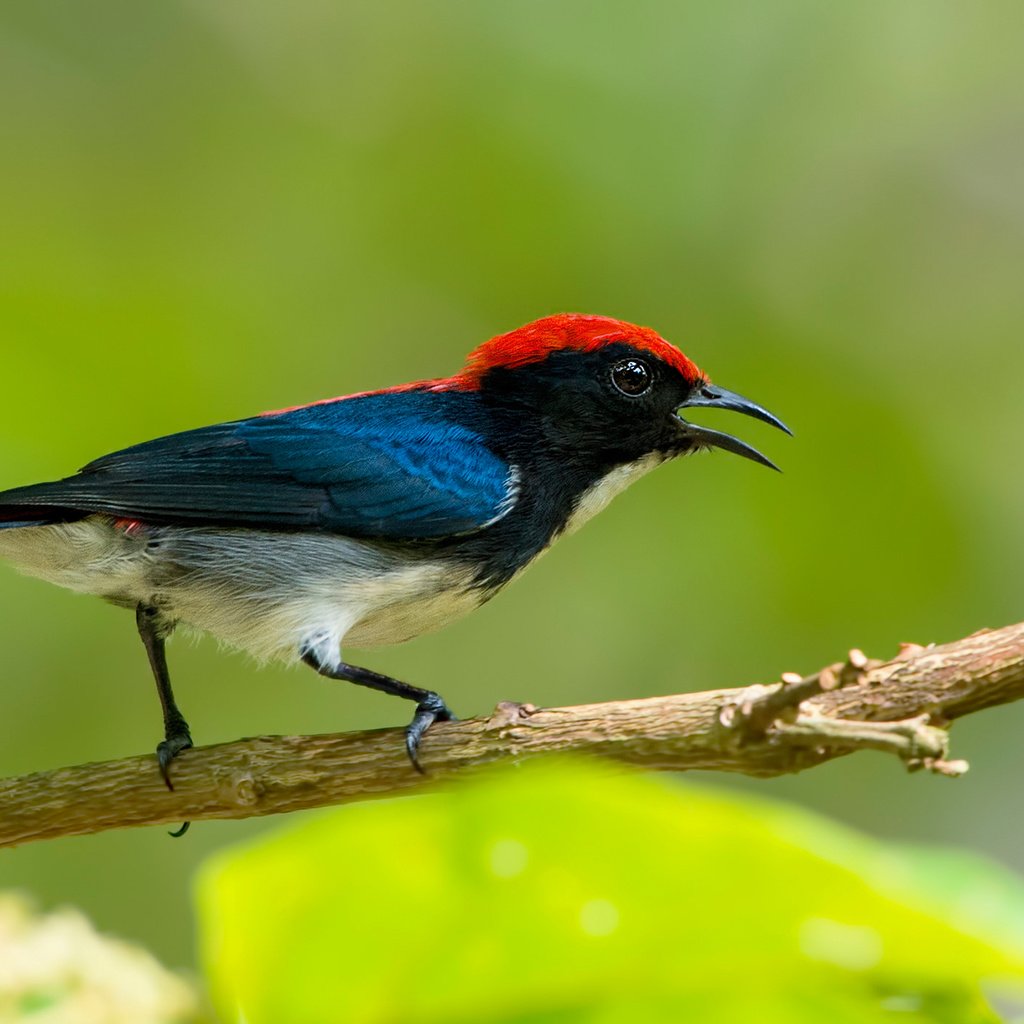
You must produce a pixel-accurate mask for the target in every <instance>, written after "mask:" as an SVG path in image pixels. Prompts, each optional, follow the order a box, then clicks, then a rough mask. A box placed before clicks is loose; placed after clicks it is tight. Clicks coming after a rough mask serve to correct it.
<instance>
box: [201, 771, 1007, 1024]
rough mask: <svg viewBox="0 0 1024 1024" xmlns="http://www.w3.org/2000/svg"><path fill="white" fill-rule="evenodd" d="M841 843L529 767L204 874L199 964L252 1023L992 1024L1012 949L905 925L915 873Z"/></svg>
mask: <svg viewBox="0 0 1024 1024" xmlns="http://www.w3.org/2000/svg"><path fill="white" fill-rule="evenodd" d="M830 837H831V838H830ZM846 838H847V834H846V832H845V830H842V829H838V828H836V827H834V826H832V825H831V824H830V823H828V822H826V821H824V820H821V819H816V818H813V817H811V816H809V815H803V814H800V815H794V814H793V813H792V812H791V811H789V810H788V809H787V808H780V807H778V806H776V805H774V804H763V803H760V802H756V801H752V800H747V799H741V798H733V797H728V798H723V797H722V796H718V795H712V794H710V793H708V792H705V791H702V790H700V789H691V788H689V787H686V788H679V787H677V786H674V785H666V784H665V783H664V782H663V781H656V780H652V779H650V778H644V777H638V776H622V775H615V774H611V773H610V772H608V771H607V770H606V769H604V768H602V767H598V766H594V765H590V764H557V765H551V764H548V765H545V766H541V767H534V766H530V767H527V768H523V769H520V770H517V771H508V772H503V773H497V774H489V775H486V776H484V777H481V778H477V779H474V780H471V781H468V782H466V783H465V784H463V785H459V786H456V787H452V788H451V789H448V790H445V791H444V792H442V793H438V794H435V795H432V796H429V797H421V798H414V799H405V800H392V801H386V802H381V803H375V804H367V805H362V806H358V807H351V808H346V809H344V810H340V811H336V812H331V813H329V814H325V815H321V816H318V817H316V818H314V819H313V820H311V821H306V822H304V823H302V824H300V825H298V826H294V825H293V826H289V827H287V828H285V829H284V830H282V831H280V832H279V833H277V834H276V835H274V836H272V837H271V838H269V839H265V840H262V841H260V842H258V843H255V844H253V845H250V846H246V847H242V848H240V849H237V850H234V851H231V852H228V853H226V854H221V855H218V856H216V857H215V858H214V859H213V861H212V862H211V863H210V864H209V865H208V866H207V867H206V869H205V870H204V871H203V873H202V875H201V878H200V884H199V904H200V910H201V915H202V943H203V954H204V958H205V963H206V965H207V970H208V972H209V977H210V982H211V985H212V988H213V992H214V996H215V1000H216V1003H217V1004H218V1005H219V1006H220V1008H221V1011H222V1013H223V1014H224V1016H225V1019H227V1020H235V1019H244V1020H245V1021H246V1022H247V1024H264V1022H267V1024H270V1022H274V1024H276V1022H280V1021H284V1020H287V1021H288V1022H289V1024H306V1022H309V1024H313V1022H323V1021H327V1020H337V1019H344V1020H346V1021H358V1022H367V1024H373V1022H378V1021H379V1022H385V1021H403V1022H407V1021H408V1022H424V1024H425V1022H441V1021H444V1022H454V1021H467V1022H469V1021H474V1022H481V1021H508V1022H512V1021H522V1022H526V1021H530V1022H535V1024H540V1022H549V1021H550V1022H552V1024H554V1022H559V1024H560V1022H576V1021H580V1022H582V1021H586V1022H588V1024H589V1022H601V1024H605V1022H607V1024H612V1022H618V1021H627V1020H631V1021H635V1020H640V1019H642V1020H644V1021H661V1020H665V1021H670V1020H672V1021H677V1020H681V1019H686V1020H699V1021H702V1022H717V1021H722V1022H726V1021H736V1020H758V1021H769V1022H770V1021H775V1020H778V1021H780V1022H781V1021H787V1022H792V1021H804V1020H806V1021H815V1022H817V1021H822V1020H829V1021H846V1020H849V1021H873V1020H879V1021H885V1020H890V1019H891V1020H900V1021H908V1022H917V1021H948V1022H950V1024H953V1022H956V1024H964V1022H970V1021H978V1022H989V1021H996V1020H998V1018H997V1017H996V1016H995V1015H994V1013H993V1012H992V1011H991V1010H989V1009H988V1008H987V1004H986V1003H985V1001H984V999H983V997H982V994H981V983H982V982H983V981H985V980H988V979H996V978H1000V977H1018V978H1019V977H1020V976H1021V972H1022V963H1024V961H1022V958H1021V946H1020V945H1019V944H1017V943H1013V942H1008V943H1004V944H1003V945H1002V946H1000V945H998V944H996V943H995V942H992V941H987V940H986V939H985V938H982V937H980V935H975V936H969V935H968V934H967V933H966V932H965V931H964V930H963V922H962V920H961V918H960V915H959V914H958V912H957V911H956V908H955V907H954V906H952V905H951V903H950V901H938V902H935V903H934V904H932V905H930V904H929V898H928V892H929V891H930V889H931V888H932V887H930V886H928V885H921V886H918V887H917V888H916V889H915V892H914V899H913V900H912V901H911V903H912V904H913V905H908V904H907V903H905V902H904V901H903V900H901V899H900V894H899V884H902V880H903V875H902V873H901V872H903V871H904V869H905V867H906V863H907V860H906V858H905V857H900V856H897V857H895V858H894V859H892V860H889V859H887V856H886V848H884V847H882V846H881V844H877V843H872V842H870V841H868V840H867V839H860V838H859V837H856V840H855V843H854V844H853V846H852V847H850V849H852V850H853V851H855V852H854V853H853V854H852V855H850V854H847V855H846V856H845V857H842V858H839V859H836V858H834V857H830V856H827V855H824V854H823V853H820V852H817V850H818V849H822V848H824V847H827V846H828V845H829V843H830V842H831V843H832V845H833V846H834V847H838V846H839V845H842V844H845V842H846ZM861 862H862V863H861ZM979 867H980V870H979ZM976 873H977V874H979V875H981V876H985V877H986V878H987V877H988V876H987V874H986V872H985V868H984V866H979V865H971V864H969V862H967V861H959V862H957V868H956V871H954V872H947V876H948V875H950V874H956V875H957V876H958V877H959V879H960V881H959V883H958V889H959V890H960V891H967V890H969V889H970V888H971V886H972V885H973V884H974V881H973V877H972V876H973V875H974V874H976ZM1003 883H1004V891H1005V892H1006V893H1008V894H1009V893H1012V897H1011V898H1009V899H1007V901H1006V903H1007V906H1009V907H1013V908H1018V907H1020V906H1021V905H1022V904H1021V892H1022V888H1021V883H1020V882H1019V881H1017V880H1016V879H1010V878H1007V879H1004V880H1003ZM985 884H990V883H989V882H988V881H986V883H985ZM953 902H955V901H953ZM1014 912H1016V911H1014ZM1018 925H1019V922H1018Z"/></svg>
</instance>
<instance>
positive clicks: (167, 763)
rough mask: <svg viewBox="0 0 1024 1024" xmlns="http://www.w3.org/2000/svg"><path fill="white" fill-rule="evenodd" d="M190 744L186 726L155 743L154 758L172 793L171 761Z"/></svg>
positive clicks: (190, 738) (190, 739) (190, 740)
mask: <svg viewBox="0 0 1024 1024" xmlns="http://www.w3.org/2000/svg"><path fill="white" fill-rule="evenodd" d="M191 746H192V737H191V736H190V735H189V732H188V729H187V728H186V729H185V730H184V731H183V732H176V733H172V734H171V735H169V736H168V737H167V738H166V739H165V740H161V741H160V743H158V744H157V748H156V759H157V761H158V762H159V763H160V774H161V775H162V776H163V780H164V783H165V785H166V786H167V788H168V789H169V790H170V791H171V792H172V793H173V792H174V785H173V784H172V783H171V774H170V768H171V762H172V761H173V760H174V759H175V758H176V757H177V756H178V755H179V754H180V753H181V752H182V751H183V750H188V749H189V748H190V747H191Z"/></svg>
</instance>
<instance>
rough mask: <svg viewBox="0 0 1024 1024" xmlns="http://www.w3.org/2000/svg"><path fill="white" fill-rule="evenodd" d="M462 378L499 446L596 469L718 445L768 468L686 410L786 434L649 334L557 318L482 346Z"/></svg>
mask: <svg viewBox="0 0 1024 1024" xmlns="http://www.w3.org/2000/svg"><path fill="white" fill-rule="evenodd" d="M462 379H463V380H465V381H466V383H467V385H472V386H475V387H477V388H479V390H480V393H481V397H482V398H483V399H484V401H485V402H486V403H487V404H488V405H490V406H491V407H492V408H494V409H495V410H497V411H499V413H500V416H501V419H502V421H503V423H504V424H505V429H506V430H507V432H508V433H509V434H510V438H509V440H510V441H512V440H515V439H520V440H521V441H522V442H523V443H529V444H534V445H536V444H541V445H543V447H544V448H545V449H546V450H548V451H550V452H552V453H557V454H558V455H559V456H561V457H567V458H572V459H574V460H578V459H584V460H586V461H589V462H595V463H598V464H601V465H615V464H619V463H628V462H633V461H635V460H637V459H639V458H642V457H643V456H645V455H649V454H651V453H657V454H660V455H661V456H663V457H665V458H671V457H673V456H676V455H683V454H686V453H687V452H690V451H694V450H697V449H701V448H710V447H714V448H723V449H725V450H726V451H731V452H734V453H735V454H737V455H742V456H744V457H746V458H749V459H752V460H754V461H755V462H759V463H761V464H762V465H766V466H772V467H773V468H774V466H773V464H772V463H771V462H770V461H769V460H768V459H767V458H766V457H765V456H763V455H762V454H761V453H760V452H758V451H757V450H756V449H754V448H751V447H750V446H749V445H747V444H745V443H744V442H743V441H740V440H739V439H738V438H735V437H733V436H732V435H730V434H726V433H722V432H720V431H717V430H711V429H709V428H707V427H701V426H698V425H697V424H693V423H690V422H688V421H687V420H686V419H685V418H684V415H683V414H684V413H685V411H686V410H688V409H692V408H698V407H707V408H721V409H731V410H733V411H735V412H741V413H744V414H745V415H748V416H753V417H755V418H756V419H760V420H763V421H764V422H766V423H770V424H771V425H773V426H775V427H778V428H779V429H781V430H786V431H787V432H788V428H786V426H785V425H784V424H783V423H782V422H781V421H780V420H778V419H777V418H776V417H775V416H773V415H772V414H771V413H769V412H768V411H767V410H765V409H763V408H762V407H761V406H759V405H757V404H755V403H754V402H751V401H749V400H748V399H745V398H742V397H741V396H740V395H737V394H735V393H733V392H731V391H727V390H725V389H724V388H720V387H718V386H716V385H712V384H711V383H710V382H709V381H708V379H707V378H706V377H705V375H704V374H703V373H701V371H700V370H699V369H698V368H697V367H696V366H695V365H694V364H693V363H692V362H691V361H690V360H689V359H687V358H686V356H684V355H683V354H682V352H680V351H679V350H678V349H677V348H675V347H674V346H672V345H670V344H669V343H668V342H666V341H665V340H664V339H663V338H661V337H660V336H658V335H657V334H655V332H654V331H652V330H650V329H649V328H642V327H635V326H634V325H632V324H627V323H624V322H623V321H619V320H610V319H608V318H606V317H593V316H581V315H575V314H564V315H561V316H556V317H547V318H545V319H544V320H538V321H535V322H534V323H532V324H528V325H527V326H526V327H523V328H520V329H519V330H518V331H513V332H511V333H510V334H506V335H501V336H499V337H498V338H494V339H492V340H491V341H489V342H487V343H486V344H485V345H484V346H482V347H481V348H480V349H478V350H477V351H476V352H475V353H473V355H472V356H471V357H470V362H469V366H468V368H467V370H466V372H465V373H464V374H463V376H462Z"/></svg>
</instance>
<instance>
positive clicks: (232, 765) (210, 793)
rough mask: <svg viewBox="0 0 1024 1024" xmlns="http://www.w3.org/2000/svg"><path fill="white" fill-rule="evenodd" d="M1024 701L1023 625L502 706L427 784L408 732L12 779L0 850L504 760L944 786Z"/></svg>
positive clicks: (339, 794) (408, 782)
mask: <svg viewBox="0 0 1024 1024" xmlns="http://www.w3.org/2000/svg"><path fill="white" fill-rule="evenodd" d="M1022 696H1024V623H1021V624H1019V625H1016V626H1009V627H1007V628H1005V629H1000V630H993V631H986V632H982V633H977V634H975V635H973V636H970V637H967V638H966V639H963V640H958V641H957V642H955V643H951V644H946V645H944V646H941V647H928V648H924V647H918V646H916V645H904V647H903V649H902V650H901V652H900V654H899V655H898V656H897V657H896V658H894V659H893V660H892V661H888V662H878V661H869V660H868V659H867V658H865V657H864V655H863V654H862V653H861V652H859V651H851V652H850V654H849V656H848V657H847V659H846V661H845V662H843V663H837V664H835V665H830V666H827V667H826V668H824V669H822V670H821V671H820V672H818V673H816V674H815V675H813V676H809V677H806V678H802V677H800V676H795V675H791V674H787V675H786V676H784V677H783V681H782V682H778V683H774V684H771V685H768V686H760V685H758V686H749V687H744V688H740V689H732V690H707V691H704V692H701V693H684V694H676V695H674V696H670V697H649V698H645V699H642V700H628V701H614V702H610V703H606V704H586V705H580V706H577V707H567V708H545V709H538V708H535V707H533V706H531V705H524V704H511V703H506V704H500V705H498V707H497V709H496V710H495V712H494V713H493V714H492V715H491V716H490V717H489V718H474V719H470V720H468V721H464V722H448V723H438V724H437V725H435V726H434V727H433V728H431V730H430V732H429V733H428V734H427V737H426V738H425V740H424V743H423V747H422V749H421V759H422V761H423V764H424V766H425V768H426V769H427V773H428V774H427V775H426V776H421V775H418V774H417V773H416V772H415V771H413V769H412V768H411V766H410V765H409V762H408V760H407V759H406V756H405V751H404V745H403V741H402V733H401V731H400V730H397V729H386V730H378V731H374V732H354V733H343V734H336V735H323V736H261V737H258V738H256V739H247V740H239V741H237V742H235V743H225V744H221V745H219V746H213V747H200V748H197V749H195V750H189V751H186V752H185V753H184V754H183V755H182V756H181V757H180V758H178V760H176V761H175V762H174V768H173V779H174V784H175V790H174V791H173V792H170V791H168V790H167V789H166V787H165V786H164V784H163V781H162V780H161V778H160V773H159V771H158V770H157V767H156V759H155V757H154V756H153V755H148V756H143V757H131V758H126V759H124V760H120V761H107V762H104V763H101V764H88V765H79V766H77V767H73V768H59V769H57V770H55V771H48V772H41V773H39V774H36V775H27V776H23V777H21V778H12V779H6V780H0V847H4V846H16V845H19V844H21V843H28V842H33V841H35V840H38V839H52V838H56V837H58V836H71V835H82V834H86V833H93V832H101V831H104V830H106V829H112V828H130V827H134V826H139V825H156V824H166V823H177V822H180V821H184V820H193V821H200V820H203V819H209V818H248V817H255V816H258V815H265V814H278V813H281V812H284V811H294V810H300V809H303V808H310V807H322V806H326V805H329V804H340V803H346V802H351V801H355V800H366V799H371V798H373V797H384V796H393V795H396V794H399V793H406V792H412V791H415V790H422V789H424V788H427V787H430V786H436V785H437V784H438V783H440V782H443V781H444V780H445V779H449V778H451V777H452V776H453V775H455V774H458V773H462V772H465V771H467V770H469V769H472V768H477V767H480V766H482V765H487V764H491V763H494V762H498V761H514V760H522V759H524V758H528V757H535V756H538V755H541V754H548V753H589V754H599V755H603V756H607V757H611V758H615V759H618V760H620V761H624V762H628V763H630V764H634V765H637V766H640V767H643V768H647V769H657V770H665V771H685V770H688V769H695V768H704V769H715V770H718V771H733V772H743V773H745V774H747V775H756V776H770V775H779V774H783V773H786V772H797V771H803V770H804V769H806V768H811V767H813V766H815V765H818V764H822V763H823V762H825V761H828V760H831V759H832V758H834V757H839V756H842V755H845V754H849V753H852V752H853V751H855V750H862V749H873V750H882V751H886V752H889V753H893V754H896V755H897V756H898V757H900V758H901V759H902V760H903V761H904V762H905V763H906V764H907V766H908V767H910V768H912V769H914V768H925V769H928V770H931V771H935V772H938V773H940V774H944V775H959V774H962V773H963V772H964V771H966V770H967V765H966V764H965V763H964V762H962V761H950V760H949V759H948V734H947V732H946V728H947V726H948V724H949V723H950V722H951V721H952V720H953V719H956V718H959V717H961V716H963V715H966V714H970V713H972V712H975V711H980V710H981V709H983V708H987V707H993V706H995V705H998V704H1005V703H1007V702H1009V701H1013V700H1018V699H1019V698H1021V697H1022Z"/></svg>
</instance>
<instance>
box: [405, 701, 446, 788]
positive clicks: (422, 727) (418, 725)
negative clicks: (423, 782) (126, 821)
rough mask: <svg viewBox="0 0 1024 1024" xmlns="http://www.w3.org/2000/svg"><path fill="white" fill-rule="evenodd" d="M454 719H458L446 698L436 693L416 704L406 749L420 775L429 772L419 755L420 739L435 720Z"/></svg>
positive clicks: (406, 733)
mask: <svg viewBox="0 0 1024 1024" xmlns="http://www.w3.org/2000/svg"><path fill="white" fill-rule="evenodd" d="M454 721H456V718H455V716H454V715H453V714H452V713H451V710H450V709H449V707H448V705H447V704H445V702H444V700H442V698H441V697H439V696H438V695H437V694H436V693H428V694H427V696H426V697H424V699H423V700H421V701H420V702H419V704H417V705H416V714H415V715H413V718H412V721H411V722H410V723H409V725H408V726H407V728H406V730H405V750H406V753H407V754H408V755H409V760H410V761H411V762H412V766H413V768H415V769H416V771H418V772H419V773H420V775H426V774H427V773H426V772H425V771H424V769H423V765H421V764H420V759H419V757H418V756H417V755H418V754H419V749H420V740H422V739H423V734H424V733H425V732H426V731H427V730H428V729H429V728H430V727H431V726H432V725H433V724H434V723H435V722H454Z"/></svg>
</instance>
